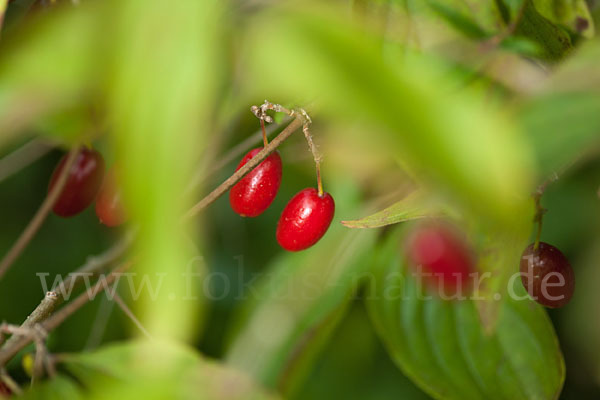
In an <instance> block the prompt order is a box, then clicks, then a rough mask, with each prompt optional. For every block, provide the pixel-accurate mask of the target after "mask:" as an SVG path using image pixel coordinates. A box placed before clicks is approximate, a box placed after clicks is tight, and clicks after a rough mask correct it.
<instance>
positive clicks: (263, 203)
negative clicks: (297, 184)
mask: <svg viewBox="0 0 600 400" xmlns="http://www.w3.org/2000/svg"><path fill="white" fill-rule="evenodd" d="M261 150H262V147H259V148H256V149H254V150H250V151H249V152H248V154H246V155H245V156H244V158H242V161H240V163H239V165H238V166H237V168H236V171H237V170H238V169H240V168H242V166H243V165H244V164H246V163H247V162H248V161H249V160H250V159H251V158H252V157H254V156H255V155H256V154H258V153H259V152H260V151H261ZM280 184H281V157H280V156H279V152H277V151H275V152H273V153H271V154H270V155H269V156H268V157H267V158H266V159H264V160H263V161H262V162H261V163H260V164H258V165H257V166H256V167H255V168H254V169H253V170H252V171H250V172H249V173H248V174H247V175H246V176H244V177H243V178H242V179H241V180H240V181H239V182H238V183H236V184H235V186H234V187H232V188H231V190H230V191H229V203H231V208H232V209H233V211H235V212H236V213H238V214H239V215H241V216H242V217H256V216H258V215H260V214H262V213H263V212H264V211H265V210H266V209H267V208H269V206H270V205H271V203H272V202H273V200H274V199H275V196H276V195H277V191H278V190H279V185H280Z"/></svg>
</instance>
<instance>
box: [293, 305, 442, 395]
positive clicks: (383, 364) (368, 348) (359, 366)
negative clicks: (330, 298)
mask: <svg viewBox="0 0 600 400" xmlns="http://www.w3.org/2000/svg"><path fill="white" fill-rule="evenodd" d="M357 343H359V344H360V345H358V346H357ZM349 349H351V351H349ZM292 399H298V400H304V399H310V400H330V399H344V400H365V399H368V400H388V399H407V400H426V399H430V397H429V396H427V395H426V394H425V393H424V392H423V391H421V390H420V389H419V388H418V387H416V386H415V385H414V384H413V383H412V382H411V381H410V380H409V379H408V378H407V377H405V376H404V375H402V373H401V372H400V371H399V370H398V368H397V367H396V365H395V364H394V363H393V362H392V360H391V359H390V357H389V355H388V354H387V352H386V350H385V348H384V347H383V345H382V343H381V341H380V340H379V338H378V337H377V334H376V333H375V331H374V329H373V324H371V322H370V321H369V317H368V315H367V312H366V309H365V308H364V305H363V302H362V300H361V299H357V300H356V301H355V302H354V304H353V306H352V308H351V310H350V311H349V312H348V315H346V316H345V317H344V320H343V321H342V323H341V324H340V325H339V326H338V327H337V328H336V331H335V333H334V334H333V337H332V338H331V340H330V341H329V343H328V345H327V348H326V349H324V351H323V353H322V354H321V355H320V357H319V361H318V362H317V363H315V366H314V368H313V370H312V371H311V373H310V376H309V378H308V379H307V380H306V382H305V383H304V385H302V388H301V390H300V391H299V392H298V393H297V394H296V395H295V396H294V397H292Z"/></svg>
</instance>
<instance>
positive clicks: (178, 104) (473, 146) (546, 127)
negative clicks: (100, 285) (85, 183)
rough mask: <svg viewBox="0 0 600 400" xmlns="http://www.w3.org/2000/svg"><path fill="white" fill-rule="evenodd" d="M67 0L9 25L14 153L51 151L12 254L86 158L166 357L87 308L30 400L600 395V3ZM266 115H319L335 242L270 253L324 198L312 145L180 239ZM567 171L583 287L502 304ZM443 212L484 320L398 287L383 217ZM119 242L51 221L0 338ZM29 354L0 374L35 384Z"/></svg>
mask: <svg viewBox="0 0 600 400" xmlns="http://www.w3.org/2000/svg"><path fill="white" fill-rule="evenodd" d="M2 3H4V2H0V4H2ZM38 3H39V4H38ZM42 3H43V4H42ZM74 3H77V2H74ZM79 3H81V4H77V5H75V4H73V3H72V2H70V1H66V0H65V1H56V2H52V1H47V2H43V1H42V2H36V1H33V0H15V1H12V2H10V4H8V6H7V7H8V8H7V10H6V15H5V20H4V25H3V29H2V37H1V39H0V151H1V152H2V154H5V155H8V154H10V153H11V152H12V151H14V150H15V149H17V148H19V147H20V146H21V145H23V144H24V143H26V142H28V141H29V140H31V139H37V140H43V141H45V142H48V143H50V144H51V146H52V148H53V150H52V151H51V152H49V153H48V154H47V155H45V156H44V157H42V158H40V159H39V160H38V161H37V162H36V163H34V164H32V165H30V166H28V167H26V168H24V169H23V170H21V171H19V172H18V173H16V174H14V175H12V176H10V177H8V178H5V179H3V180H2V181H0V193H1V196H0V211H1V212H2V225H1V227H2V228H1V229H0V253H1V254H4V253H5V252H6V251H7V250H8V249H9V248H10V246H11V245H12V243H13V242H14V240H15V238H16V237H17V235H18V234H19V233H20V232H21V230H22V229H23V227H24V225H25V224H26V223H27V221H28V220H29V218H30V217H31V215H33V213H34V212H35V210H36V209H37V207H38V206H39V204H40V203H41V201H42V200H43V198H44V196H45V194H46V188H47V181H48V177H49V176H50V174H51V172H52V169H53V167H54V165H55V164H56V162H57V160H58V158H59V157H60V155H61V153H62V152H63V151H64V150H65V149H67V148H68V147H69V146H72V145H73V144H74V143H81V142H84V143H93V145H94V146H95V147H96V148H98V149H99V150H100V151H101V152H102V153H103V155H104V156H105V158H106V159H107V161H108V164H109V165H113V164H117V165H119V167H120V169H121V171H122V179H123V187H124V190H125V198H126V200H127V205H128V210H129V213H130V217H131V221H130V225H131V226H135V229H137V240H136V243H135V246H134V248H133V249H132V252H131V254H130V255H129V257H131V258H133V259H135V260H136V265H135V267H134V268H135V269H134V270H135V272H137V273H140V274H142V275H141V276H143V274H146V275H147V276H150V277H156V276H158V275H157V274H164V280H163V281H162V286H161V289H160V290H159V291H158V293H157V296H156V297H153V296H151V295H149V294H148V293H147V292H143V294H142V296H141V297H140V298H134V297H135V296H131V293H129V294H128V292H127V290H125V289H126V288H125V289H124V288H121V289H120V293H121V295H122V296H123V297H124V298H125V300H126V301H127V302H128V304H130V306H131V308H132V310H133V312H134V313H135V314H136V315H137V316H138V317H139V318H140V320H141V321H142V324H143V325H144V326H145V328H146V329H147V330H148V331H149V332H150V333H151V335H152V337H153V338H154V339H153V341H151V342H148V341H144V340H141V339H135V337H137V336H139V335H140V333H139V331H138V330H137V328H136V327H135V326H134V325H133V324H132V322H131V321H130V320H129V319H128V318H127V317H126V316H125V315H123V314H122V313H121V312H120V311H119V310H118V308H116V307H115V306H114V304H112V303H111V302H110V301H108V300H106V299H105V298H99V299H96V300H95V301H93V302H90V304H88V305H86V306H85V308H84V309H83V310H81V311H80V312H78V313H76V314H75V315H74V316H73V317H72V318H71V319H69V320H68V321H67V322H66V323H65V324H64V325H62V326H60V327H59V329H57V330H56V331H55V332H54V333H52V334H51V335H50V337H49V341H48V346H49V349H50V351H52V352H56V353H65V352H68V353H69V354H68V355H65V356H64V357H62V358H61V361H60V363H59V377H57V378H54V379H48V380H46V381H44V382H41V383H36V385H34V386H33V387H32V389H31V390H28V391H27V392H26V397H31V398H49V397H50V398H52V397H56V398H79V397H84V396H85V397H86V398H87V397H93V398H115V397H116V398H125V397H145V398H165V397H177V398H210V399H213V398H218V399H221V398H222V399H237V398H240V399H242V398H243V399H248V398H261V399H262V398H264V399H271V398H279V397H282V398H297V399H321V398H322V399H325V398H346V399H388V398H410V399H421V398H423V399H426V398H430V397H431V398H435V399H552V398H558V397H559V396H560V397H561V398H565V399H567V398H577V399H583V398H590V399H592V398H598V397H599V396H600V387H599V385H600V378H599V377H600V363H599V362H598V360H599V359H600V357H599V356H600V354H599V348H600V347H599V346H598V345H599V343H598V340H599V339H598V338H600V323H599V322H598V319H597V311H598V303H599V300H600V299H599V298H598V291H597V290H596V286H595V285H596V284H597V282H599V279H600V276H599V275H598V272H597V271H598V269H597V265H596V264H597V261H596V260H597V259H598V255H599V254H600V241H599V240H598V238H599V237H600V236H599V235H598V233H599V232H598V224H597V223H596V221H598V217H599V216H600V215H599V214H600V213H599V211H598V210H599V207H598V202H599V199H598V196H599V195H598V190H599V189H598V185H599V182H600V169H599V161H598V157H597V156H598V153H597V150H598V145H599V143H600V135H599V133H600V131H599V129H600V70H599V69H598V67H597V65H598V62H599V61H600V42H599V41H598V39H597V38H596V34H595V28H594V27H595V25H596V19H597V18H599V17H600V7H598V6H597V5H596V2H595V1H588V2H586V1H583V0H554V1H533V0H495V1H492V0H488V1H474V0H473V1H470V0H427V1H412V0H352V1H348V0H337V1H331V2H317V1H309V2H306V1H303V2H297V1H281V2H277V1H267V0H265V1H251V0H247V1H242V0H230V1H222V0H202V1H197V0H179V1H174V2H158V1H155V2H150V1H142V0H129V1H124V0H87V1H84V0H82V1H80V2H79ZM265 98H267V99H269V100H271V101H274V102H280V103H282V104H285V105H290V106H302V107H305V108H307V110H308V111H309V113H310V114H311V116H312V118H313V120H314V124H313V125H312V127H311V129H312V132H313V134H314V136H315V139H316V141H317V142H318V144H319V145H320V149H321V151H322V153H323V154H324V163H323V174H324V184H325V189H326V190H327V191H328V192H330V193H331V194H332V195H333V196H334V198H335V200H336V206H337V208H336V217H335V219H334V222H333V225H332V227H331V228H330V230H329V232H328V233H327V235H326V236H325V237H324V238H323V240H322V241H320V242H319V243H318V244H317V245H316V246H314V247H313V248H311V249H309V250H307V251H305V252H302V253H294V254H290V253H284V252H283V251H282V250H281V249H279V248H278V246H277V245H276V242H275V238H274V232H275V226H276V221H277V218H278V216H279V213H280V211H281V210H282V209H283V207H284V205H285V203H286V202H287V200H288V199H289V198H290V197H291V196H292V195H293V194H294V193H295V192H297V191H298V190H300V189H301V188H303V187H307V186H312V185H314V184H315V182H314V181H315V179H314V176H313V175H314V172H313V165H312V160H311V157H310V154H309V152H308V151H307V149H306V143H305V142H304V139H303V138H302V135H301V134H300V133H297V134H295V135H294V136H292V137H291V138H290V139H289V140H288V141H286V142H285V143H284V144H283V146H282V147H281V149H280V151H281V153H282V158H283V160H284V178H283V183H282V187H281V189H280V192H279V194H278V196H277V198H276V200H275V202H274V204H273V205H272V206H271V208H270V209H269V210H268V211H267V212H265V214H263V215H262V216H261V217H260V218H256V219H242V218H239V216H237V215H235V214H234V213H233V212H231V210H230V208H229V205H228V201H227V199H226V196H224V197H223V198H221V199H219V200H218V201H217V202H216V203H214V204H213V205H211V206H210V209H209V210H206V212H203V213H202V215H201V216H200V217H199V218H197V219H195V220H194V221H191V222H189V221H188V222H185V223H182V222H181V215H183V214H184V212H185V210H186V209H188V208H189V207H190V206H191V205H192V204H194V203H195V202H196V201H198V199H200V198H201V197H202V195H203V194H204V193H207V192H208V191H209V190H211V189H212V188H213V187H214V186H216V185H218V184H219V183H220V182H221V181H222V180H224V179H225V178H226V177H228V176H229V175H230V174H231V173H232V172H233V170H234V169H235V165H236V161H237V160H236V161H232V162H229V163H228V164H227V165H225V166H224V167H222V168H219V169H218V170H217V171H216V172H213V170H212V167H213V166H214V165H216V164H218V162H219V161H218V160H220V159H221V157H222V156H223V154H225V153H227V151H228V150H229V149H231V148H233V147H234V146H235V145H236V144H237V143H240V142H242V141H243V140H245V139H246V138H247V137H249V136H251V135H252V134H253V133H254V132H255V131H256V130H257V128H258V124H257V121H256V119H255V118H254V116H252V114H251V113H250V112H249V107H250V105H252V104H260V103H261V102H262V101H263V100H264V99H265ZM278 129H281V128H278ZM256 144H257V145H258V140H257V143H256ZM240 156H241V155H240ZM0 165H2V164H0ZM557 174H558V176H559V179H558V180H557V181H556V182H554V183H552V184H551V185H550V186H549V187H548V189H547V192H546V194H545V195H544V197H543V200H542V203H543V205H544V207H546V208H547V209H548V210H549V212H548V214H547V215H546V217H545V220H544V231H543V234H542V240H544V241H547V242H550V243H553V244H554V245H556V246H557V247H559V248H561V249H562V250H563V251H564V252H565V254H566V255H567V256H568V258H569V259H570V260H571V263H572V265H573V267H574V269H575V273H576V276H577V290H576V295H575V297H574V299H573V301H572V303H571V304H569V305H568V306H567V307H566V308H564V309H561V310H552V311H549V312H547V311H545V310H544V309H542V308H541V307H539V306H538V305H536V304H535V303H534V302H532V301H530V300H524V301H517V302H514V301H512V300H510V299H509V296H507V290H508V289H507V288H508V286H507V285H508V283H509V278H510V276H511V275H512V274H513V273H515V272H516V271H517V268H518V260H519V256H520V253H521V251H522V249H523V248H524V247H525V245H526V244H527V243H528V241H529V240H530V239H531V232H532V231H533V224H532V217H533V207H532V201H531V197H530V195H531V193H532V192H533V191H534V190H535V188H536V187H537V186H538V185H539V184H541V183H543V182H544V181H546V180H548V179H550V178H552V177H554V176H555V175H557ZM198 176H199V177H205V178H202V179H196V178H195V177H198ZM195 181H199V182H200V184H199V185H192V187H191V189H190V182H195ZM417 188H418V189H417ZM416 189H417V190H418V191H417V192H415V193H416V195H415V194H413V197H409V198H408V201H407V200H406V199H405V200H403V201H401V200H402V199H403V198H405V196H406V195H407V194H408V193H409V192H411V191H413V190H416ZM382 210H384V211H382ZM377 212H379V213H377ZM439 213H443V214H446V215H448V216H449V217H450V218H452V219H455V220H456V221H457V223H458V224H460V226H461V227H463V228H464V230H465V231H466V232H467V233H468V235H469V237H470V239H471V241H472V242H473V244H474V246H475V248H476V250H477V252H478V254H479V256H480V257H479V264H478V268H479V270H480V271H481V272H490V273H491V276H492V278H491V279H490V280H489V281H488V283H487V284H486V285H485V286H484V287H483V288H482V290H481V291H480V292H479V293H477V294H478V295H479V296H480V297H481V300H480V301H467V302H460V304H459V303H457V304H454V303H452V302H444V301H441V300H434V301H430V302H427V301H418V300H415V296H414V295H416V293H417V291H418V288H416V287H415V285H414V282H411V281H410V279H405V280H402V281H401V282H398V281H396V279H398V275H396V274H397V273H402V272H403V271H404V257H403V251H402V247H401V245H400V244H401V243H402V241H403V239H402V238H403V235H404V232H405V229H404V228H403V227H398V226H393V225H392V224H400V225H406V224H410V222H409V220H411V219H414V218H416V217H419V216H423V215H432V214H439ZM369 216H370V217H369ZM342 220H354V222H349V223H346V225H347V226H355V227H356V226H360V227H362V228H365V229H350V228H348V227H346V226H344V225H342V224H341V223H340V222H341V221H342ZM384 226H385V228H382V227H384ZM375 228H377V229H375ZM122 234H123V231H122V230H119V229H117V230H114V229H108V228H106V227H103V226H101V225H99V224H98V222H97V219H96V217H95V215H94V212H93V210H92V209H91V208H90V209H88V210H86V211H85V212H84V213H82V214H81V215H79V216H77V217H75V218H72V219H69V220H63V219H60V218H58V217H56V216H54V215H51V216H50V217H49V218H48V220H47V221H46V222H45V224H44V226H43V227H42V229H41V231H40V232H39V234H38V235H37V236H36V237H35V238H34V240H33V241H32V243H31V244H30V245H29V247H28V248H27V250H26V251H25V253H24V254H23V255H22V256H21V257H20V258H19V259H18V261H17V262H16V263H15V265H13V267H12V268H11V270H10V271H9V273H8V274H7V275H6V276H5V277H3V278H2V280H0V319H2V320H4V321H7V322H10V323H15V324H18V323H20V322H21V321H22V320H23V319H24V318H25V317H26V316H27V314H28V313H29V312H30V311H31V310H32V309H33V308H34V307H35V306H36V305H37V304H38V302H39V300H40V299H41V298H42V296H43V292H42V290H41V289H40V285H39V282H40V281H39V277H38V276H36V273H39V272H44V273H46V272H47V273H49V278H48V279H49V282H52V281H53V278H54V276H55V275H56V274H63V275H64V274H67V273H68V272H70V271H73V270H74V269H76V268H77V267H78V266H79V265H81V264H82V263H83V262H84V260H85V259H86V257H88V256H89V255H93V254H99V253H101V252H102V251H103V250H104V249H106V248H108V246H109V245H110V244H111V243H113V242H115V241H116V240H118V238H119V237H120V236H121V235H122ZM190 265H191V266H192V267H193V268H195V271H196V272H198V273H199V278H198V279H196V280H194V281H193V288H192V289H193V294H194V296H195V299H194V300H190V299H189V296H186V295H184V293H188V291H189V288H188V287H187V283H188V282H187V281H185V280H183V279H181V275H182V274H184V273H186V272H187V271H188V268H189V267H190ZM137 283H138V284H139V283H140V282H137ZM393 290H399V291H400V292H399V293H402V294H412V296H409V299H408V300H406V299H404V298H402V297H400V298H394V299H393V300H390V299H389V298H387V297H386V294H388V293H389V291H393ZM519 290H521V292H522V288H521V287H520V286H518V285H517V291H519ZM495 294H500V299H498V298H495V297H494V295H495ZM520 294H522V293H520ZM116 342H118V343H116ZM30 351H32V347H30V348H28V349H27V350H26V351H25V352H30ZM20 360H21V357H20V356H19V357H16V358H15V360H13V362H12V363H11V364H10V365H9V372H10V373H11V374H12V375H13V376H15V377H16V378H17V380H18V381H19V382H22V383H25V382H27V380H28V377H27V375H26V371H24V369H23V368H22V367H21V365H20V363H19V361H20Z"/></svg>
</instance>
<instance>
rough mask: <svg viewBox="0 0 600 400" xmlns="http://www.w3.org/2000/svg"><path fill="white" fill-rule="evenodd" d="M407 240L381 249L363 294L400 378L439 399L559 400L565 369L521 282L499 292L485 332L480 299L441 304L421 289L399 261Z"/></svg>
mask: <svg viewBox="0 0 600 400" xmlns="http://www.w3.org/2000/svg"><path fill="white" fill-rule="evenodd" d="M402 236H403V235H402V231H401V230H398V231H396V232H394V233H392V234H391V235H390V237H389V238H388V239H387V240H386V242H385V243H384V244H383V245H382V247H381V248H379V257H378V259H377V262H376V268H375V270H374V279H373V281H372V282H370V283H369V285H368V292H367V294H366V302H367V307H368V310H369V314H370V316H371V318H372V320H373V322H374V324H375V326H376V328H377V330H378V332H379V334H380V336H381V338H382V339H383V341H384V342H385V344H386V346H387V348H388V351H389V352H390V355H391V356H392V358H393V359H394V361H395V362H396V364H397V365H398V366H399V367H400V368H401V369H402V371H403V372H404V373H405V374H406V375H407V376H409V377H410V378H411V379H412V380H414V381H415V382H416V383H417V384H418V385H419V386H420V387H421V388H422V389H423V390H425V391H426V392H427V393H429V394H430V395H431V396H433V397H434V398H436V399H460V400H465V399H491V398H493V399H511V400H512V399H523V398H527V399H540V400H542V399H555V398H558V395H559V393H560V391H561V388H562V384H563V381H564V376H565V367H564V361H563V358H562V354H561V352H560V348H559V346H558V342H557V339H556V335H555V333H554V330H553V327H552V324H551V323H550V320H549V319H548V317H547V315H546V313H545V311H544V310H543V309H542V308H541V307H540V306H538V305H536V304H535V303H533V301H531V300H530V299H529V298H528V297H527V295H526V293H525V291H524V289H523V287H522V285H521V283H520V279H519V278H518V275H517V279H516V280H514V282H513V283H514V285H512V286H510V287H509V290H507V289H504V290H502V291H499V292H498V294H499V295H500V296H501V299H500V300H497V301H499V302H500V303H501V309H500V315H499V319H498V321H497V324H496V327H495V330H494V331H493V332H490V333H486V331H485V330H484V329H483V325H482V324H481V321H480V319H479V317H478V313H477V307H476V304H475V303H476V302H477V301H478V300H476V298H474V297H473V296H472V297H471V298H469V299H463V300H458V299H455V300H452V301H449V300H442V299H440V298H439V297H437V296H436V295H429V294H428V293H426V292H425V291H424V290H423V288H422V287H421V286H420V285H419V284H417V282H416V280H415V278H414V277H413V275H412V274H411V273H410V270H408V267H407V265H406V262H405V261H404V257H403V255H402V254H401V250H400V249H401V247H400V241H401V240H402ZM511 290H513V291H514V292H513V293H512V294H511V295H510V296H509V294H510V293H511ZM517 296H518V297H517ZM517 299H519V300H517Z"/></svg>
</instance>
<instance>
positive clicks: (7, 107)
mask: <svg viewBox="0 0 600 400" xmlns="http://www.w3.org/2000/svg"><path fill="white" fill-rule="evenodd" d="M104 11H105V8H104V7H103V5H102V4H97V3H93V4H86V5H82V6H81V7H77V8H73V9H70V10H62V12H60V13H55V14H52V15H44V16H40V17H38V18H33V19H31V20H30V24H26V25H24V26H23V27H21V28H20V29H18V30H17V29H16V30H14V31H11V33H10V34H7V35H6V36H3V38H2V48H1V49H0V52H1V53H2V63H0V130H1V131H2V132H3V134H2V136H0V148H1V147H4V146H5V145H6V144H7V143H9V141H10V140H11V138H12V137H13V136H14V135H15V134H16V133H18V132H19V131H20V130H21V129H23V128H24V127H26V126H28V125H30V124H31V123H32V121H34V120H35V119H37V118H39V117H41V116H45V115H48V114H50V113H51V112H53V111H56V110H62V109H64V108H69V107H72V106H73V105H75V104H80V102H82V101H84V99H85V97H86V94H89V92H90V91H93V90H94V89H97V84H98V77H99V76H98V73H99V72H100V71H101V70H102V65H103V63H102V60H103V59H104V50H105V47H104V45H103V42H102V41H101V39H102V38H103V36H104V38H105V39H106V31H105V30H104V29H102V25H101V24H103V21H104V18H103V15H104ZM66 60H68V62H65V61H66ZM48 133H49V134H51V135H54V136H55V137H56V138H58V139H62V140H65V139H72V132H70V131H66V132H61V131H57V130H52V131H50V132H48Z"/></svg>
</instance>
